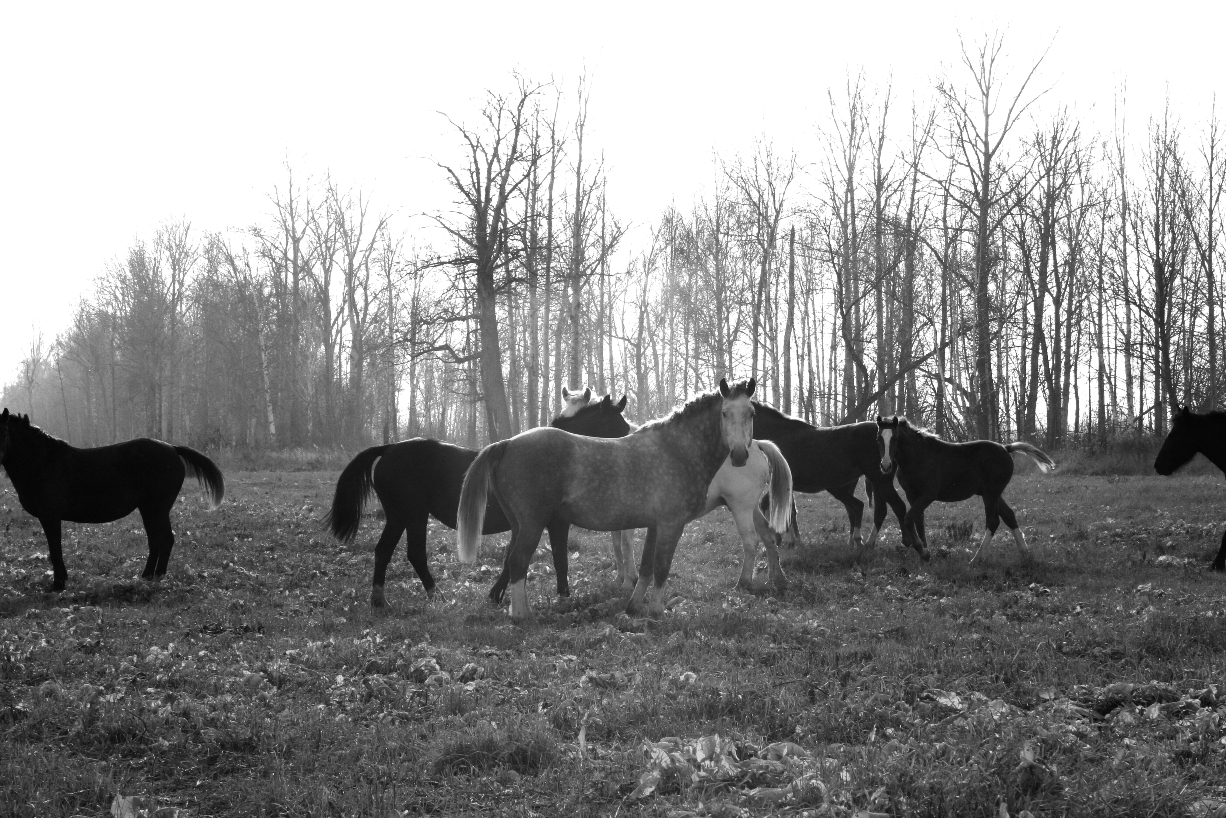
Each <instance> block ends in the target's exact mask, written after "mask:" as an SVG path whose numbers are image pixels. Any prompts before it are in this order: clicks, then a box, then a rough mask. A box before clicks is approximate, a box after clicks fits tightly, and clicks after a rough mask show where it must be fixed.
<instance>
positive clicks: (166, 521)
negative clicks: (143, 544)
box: [140, 509, 175, 580]
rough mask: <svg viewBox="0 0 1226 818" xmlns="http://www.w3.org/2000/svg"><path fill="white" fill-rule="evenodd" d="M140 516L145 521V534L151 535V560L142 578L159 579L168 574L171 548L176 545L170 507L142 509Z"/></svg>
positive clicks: (146, 564)
mask: <svg viewBox="0 0 1226 818" xmlns="http://www.w3.org/2000/svg"><path fill="white" fill-rule="evenodd" d="M140 516H141V520H143V521H144V523H145V534H146V535H147V536H148V537H149V561H148V562H147V563H145V571H144V573H142V574H141V579H154V580H159V579H161V578H162V577H164V576H166V568H167V566H168V565H169V564H170V550H171V549H172V548H174V546H175V532H174V529H173V528H171V527H170V509H166V510H165V511H162V512H150V513H145V511H144V510H142V511H141V513H140ZM150 569H152V570H150Z"/></svg>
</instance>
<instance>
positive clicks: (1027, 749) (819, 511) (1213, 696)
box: [0, 467, 1226, 818]
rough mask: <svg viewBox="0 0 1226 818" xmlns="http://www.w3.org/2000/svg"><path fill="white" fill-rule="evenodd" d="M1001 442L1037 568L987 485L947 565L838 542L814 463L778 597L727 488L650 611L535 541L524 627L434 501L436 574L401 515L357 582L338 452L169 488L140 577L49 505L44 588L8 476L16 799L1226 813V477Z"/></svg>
mask: <svg viewBox="0 0 1226 818" xmlns="http://www.w3.org/2000/svg"><path fill="white" fill-rule="evenodd" d="M1019 472H1024V473H1020V474H1019V475H1018V476H1016V477H1015V478H1014V483H1013V485H1012V487H1011V489H1010V491H1009V492H1008V495H1007V496H1008V497H1009V499H1010V500H1011V501H1012V504H1013V506H1014V508H1015V509H1016V510H1017V512H1018V516H1019V519H1020V520H1021V521H1022V525H1023V528H1024V530H1025V531H1026V533H1027V535H1028V538H1029V541H1030V543H1031V544H1032V546H1033V548H1034V551H1035V554H1036V557H1037V558H1036V560H1035V561H1034V562H1033V563H1031V564H1025V565H1023V564H1021V563H1019V560H1018V557H1017V555H1016V553H1015V551H1014V548H1013V544H1012V540H1011V538H1010V537H1008V536H1007V534H1006V533H1005V532H1004V531H1003V529H1002V531H1001V532H998V533H997V536H996V539H995V541H994V544H993V545H992V546H990V547H989V549H987V551H986V552H985V554H984V555H983V556H981V557H980V561H978V562H976V563H975V564H973V565H970V564H968V560H969V558H970V554H971V549H973V547H974V546H975V545H976V544H977V541H978V537H979V534H980V532H981V531H982V527H983V516H982V506H981V505H980V503H979V502H978V501H970V502H966V503H961V504H957V505H945V506H942V505H938V506H934V507H933V508H932V509H931V510H930V513H929V516H928V529H929V537H930V541H931V545H932V546H933V547H934V549H939V550H940V551H941V553H940V554H939V555H938V556H936V557H934V558H933V559H932V561H931V562H929V563H921V562H920V561H919V560H918V559H917V558H916V557H915V556H914V555H913V554H906V555H900V554H899V553H898V550H897V544H898V542H899V535H898V529H897V525H896V524H895V523H894V521H893V519H892V518H891V519H890V521H889V523H888V524H887V527H886V529H885V532H884V537H885V539H884V543H883V544H882V545H880V546H879V547H878V548H877V549H876V551H875V553H873V554H871V555H870V556H869V558H868V559H866V560H865V561H864V562H863V563H861V564H858V565H857V564H855V562H854V560H853V555H852V553H851V551H850V550H849V548H848V546H847V543H846V534H847V522H846V516H845V514H844V512H843V509H842V507H841V506H838V505H837V504H835V503H833V502H832V501H831V500H830V499H829V497H828V496H826V495H821V496H818V497H810V496H803V495H802V496H800V497H801V501H800V509H801V515H800V520H801V530H802V533H803V535H804V538H803V539H804V542H803V544H802V545H801V546H800V547H798V548H796V549H794V550H790V551H786V552H785V555H784V569H785V570H786V571H787V573H788V576H789V578H790V583H791V584H790V587H789V588H788V590H787V591H786V592H785V593H783V594H782V595H777V594H773V593H768V592H766V591H765V590H763V591H761V592H759V593H752V594H751V593H746V592H742V591H739V590H736V589H735V588H734V587H733V586H734V583H735V581H736V578H737V574H738V566H739V559H740V546H739V542H738V540H737V537H736V533H735V529H734V527H733V525H732V522H731V518H730V517H729V515H728V514H727V512H726V511H717V512H715V513H714V514H712V515H710V516H709V517H707V518H706V519H704V520H702V521H700V522H699V523H696V524H693V525H691V526H690V527H688V528H687V530H686V534H685V536H684V539H683V540H682V543H681V546H680V547H679V549H678V553H677V559H676V562H675V563H674V567H673V577H674V580H673V582H672V585H671V587H672V590H673V592H674V593H675V594H677V595H678V599H677V601H676V604H675V605H674V606H673V607H672V609H671V610H670V611H669V612H668V614H667V615H666V616H665V617H664V618H663V619H662V620H659V621H646V620H630V619H627V618H626V617H625V616H624V615H623V614H622V613H621V609H622V606H623V604H624V598H625V597H624V594H622V593H621V592H620V591H617V590H615V589H614V588H613V586H612V582H611V560H610V558H609V554H608V538H607V535H603V534H595V533H586V532H585V533H581V534H578V535H577V536H575V537H574V539H573V540H572V541H577V542H578V544H579V547H580V553H578V554H574V555H572V571H571V585H572V589H573V596H572V597H571V598H570V599H568V600H557V599H556V598H555V596H554V588H553V581H554V580H553V577H552V568H551V564H550V560H549V556H548V549H547V547H542V548H541V549H540V550H539V551H538V552H537V562H536V563H535V565H534V576H533V578H532V579H531V581H530V583H529V584H530V596H531V598H532V599H533V604H534V606H535V608H536V611H537V614H538V617H537V621H536V623H535V624H534V625H533V626H532V627H528V628H520V627H517V626H514V625H512V624H510V622H509V621H508V617H507V615H506V609H505V608H495V607H494V606H492V605H490V604H489V603H488V602H487V601H486V598H485V593H486V590H487V589H488V587H489V585H490V584H491V583H492V581H493V579H494V577H495V575H496V573H497V567H498V566H497V562H496V560H497V557H498V555H500V550H501V544H502V543H504V542H505V536H504V537H501V538H486V543H485V545H484V547H483V553H482V560H481V563H480V565H479V567H476V568H471V567H460V566H458V565H457V563H456V560H455V549H454V534H453V533H452V532H451V531H449V530H447V529H444V528H442V527H441V526H439V525H437V524H434V525H433V527H432V529H431V538H430V554H431V561H432V564H433V565H434V566H436V572H435V573H436V576H437V577H438V578H439V581H440V586H441V587H442V588H443V589H444V590H445V591H446V593H447V594H448V595H449V597H450V601H449V602H447V603H446V604H438V603H435V604H427V603H426V601H425V596H424V594H423V593H422V591H421V586H420V584H419V583H418V581H417V579H416V577H415V576H414V575H413V574H412V571H411V568H410V567H409V565H408V564H407V561H406V560H405V559H404V552H403V546H402V547H401V549H400V551H399V552H398V553H397V555H396V560H395V561H394V562H393V564H392V568H391V571H390V577H389V578H390V582H389V584H388V587H387V594H388V599H389V601H391V603H392V604H393V605H394V607H393V608H392V609H391V610H389V611H387V612H385V613H372V611H371V609H370V608H369V606H368V595H369V582H370V573H371V567H372V563H373V553H372V552H373V544H374V541H375V539H376V538H377V536H378V531H379V529H380V527H381V522H380V521H379V520H377V519H375V517H374V515H373V514H372V513H371V511H370V509H368V511H367V515H366V518H365V521H364V524H363V529H362V532H361V533H360V535H359V537H358V540H357V542H356V543H355V544H354V545H352V546H340V545H338V544H337V543H335V542H334V541H333V540H332V539H331V538H330V537H329V536H327V535H326V534H325V533H324V532H323V531H321V530H320V528H319V523H318V520H319V518H320V517H321V516H322V515H323V513H324V511H325V510H326V508H327V505H328V503H329V502H330V500H331V494H332V489H333V486H334V484H335V479H336V476H337V472H335V471H328V472H294V473H269V472H232V473H229V474H227V475H226V477H227V496H226V501H225V504H224V505H223V507H222V509H220V510H219V511H216V512H209V511H207V510H206V509H205V507H204V505H205V504H204V502H203V500H202V499H201V498H200V497H199V496H198V492H197V491H196V490H195V486H194V484H188V485H185V488H184V493H183V496H182V497H181V499H180V501H179V503H178V505H177V506H176V509H175V511H174V512H173V520H174V522H175V527H176V532H177V535H178V543H177V545H176V548H175V552H174V556H173V558H172V560H171V563H170V573H169V574H168V576H167V578H166V580H165V581H164V582H163V583H161V584H160V585H159V586H152V585H148V584H145V583H142V582H141V581H139V580H134V579H133V577H135V576H136V575H137V574H138V573H139V572H140V570H141V567H142V566H143V564H144V560H145V545H144V542H145V540H144V534H143V532H142V531H141V529H140V524H139V519H138V518H137V517H135V516H133V517H129V518H128V519H126V520H123V521H121V522H118V523H114V524H111V525H107V526H95V527H88V526H79V525H71V524H69V525H66V526H65V529H66V530H65V556H66V560H67V564H68V570H69V580H68V590H67V591H66V592H64V593H63V594H57V595H52V594H49V593H46V592H45V590H44V589H46V588H47V587H49V582H50V578H49V577H50V572H49V564H48V562H47V556H46V545H45V542H44V539H43V535H42V532H41V530H40V528H39V526H38V524H37V523H36V521H34V520H33V519H31V518H30V517H29V516H28V515H26V514H25V513H24V512H22V511H21V509H20V507H19V506H18V504H17V502H16V498H15V496H14V494H13V492H12V489H11V487H10V486H9V485H8V483H7V481H0V487H3V489H4V490H5V491H4V493H3V494H2V495H0V525H2V526H3V533H2V534H0V814H3V815H5V816H75V815H88V816H95V815H108V814H111V810H112V806H113V805H114V806H115V808H116V812H117V813H120V812H123V811H124V809H127V810H128V813H127V814H150V815H152V814H155V808H160V809H161V812H160V813H158V814H160V815H163V816H168V815H175V814H178V815H191V816H251V815H270V816H271V815H310V816H356V815H363V816H378V818H384V817H385V816H400V815H419V814H425V813H433V814H438V815H517V816H519V815H522V816H530V815H542V816H549V815H568V816H580V815H613V814H619V815H661V816H663V815H667V816H690V815H714V816H732V815H766V814H786V815H812V816H819V815H830V816H849V817H850V816H864V815H870V816H873V815H876V816H880V815H896V816H902V815H908V816H910V815H916V816H926V815H932V816H936V815H966V816H992V817H993V818H999V816H1002V815H1006V814H1008V815H1012V816H1018V815H1019V814H1023V811H1026V810H1028V811H1029V813H1030V815H1032V816H1044V815H1078V816H1089V815H1102V816H1123V815H1169V816H1186V815H1191V816H1196V817H1197V818H1207V816H1214V815H1219V816H1220V815H1223V814H1226V725H1224V724H1223V721H1226V577H1223V576H1220V575H1212V574H1211V573H1210V572H1208V571H1207V570H1206V569H1207V565H1208V559H1209V558H1210V557H1211V556H1212V554H1214V553H1215V552H1216V550H1217V547H1218V542H1219V539H1220V537H1221V533H1222V529H1223V526H1224V518H1226V485H1224V481H1223V479H1222V477H1221V475H1215V474H1214V475H1209V474H1203V473H1201V474H1191V475H1182V476H1177V477H1174V478H1167V479H1163V478H1159V477H1148V476H1147V477H1119V478H1116V477H1094V476H1070V475H1060V474H1056V475H1051V476H1041V475H1038V474H1037V473H1034V472H1033V470H1031V469H1028V468H1027V469H1022V468H1021V467H1019ZM861 492H863V489H861ZM861 496H862V494H861ZM376 507H377V503H376ZM865 533H867V525H866V527H865ZM639 541H640V542H641V533H640V535H639ZM760 556H761V555H760ZM764 565H765V563H764V560H762V561H761V562H760V568H761V570H762V572H763V574H764V573H765V568H764ZM1219 696H1220V697H1221V698H1219ZM116 796H123V797H124V798H128V797H131V796H140V797H142V798H146V799H148V800H147V801H145V802H144V803H145V805H146V808H145V809H144V810H143V811H142V810H139V809H137V810H133V809H132V807H134V806H135V807H139V806H140V802H126V801H122V802H121V801H116Z"/></svg>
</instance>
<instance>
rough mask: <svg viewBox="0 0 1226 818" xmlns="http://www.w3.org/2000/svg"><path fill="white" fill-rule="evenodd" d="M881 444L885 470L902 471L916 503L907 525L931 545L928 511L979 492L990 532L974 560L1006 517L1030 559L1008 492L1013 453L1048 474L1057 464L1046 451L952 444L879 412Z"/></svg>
mask: <svg viewBox="0 0 1226 818" xmlns="http://www.w3.org/2000/svg"><path fill="white" fill-rule="evenodd" d="M877 445H878V446H879V448H880V451H881V471H882V472H884V473H886V474H889V473H890V472H892V471H896V472H897V475H898V485H900V486H902V489H903V491H905V492H906V493H907V502H908V503H910V504H911V508H909V509H908V510H907V516H905V517H904V518H903V525H904V526H905V527H907V528H909V529H911V530H912V532H913V534H914V535H915V536H917V537H918V538H919V540H920V542H922V543H923V545H924V548H925V549H926V548H927V547H928V536H927V534H926V533H925V531H924V509H926V508H928V506H930V505H931V504H932V503H933V502H934V501H939V502H942V503H956V502H959V501H961V500H966V499H969V498H970V497H972V496H973V495H976V494H977V495H979V496H980V497H982V498H983V511H984V514H985V516H986V518H987V530H986V531H985V532H984V534H983V541H982V542H980V543H979V548H978V549H976V551H975V556H974V557H971V562H974V561H975V558H976V557H978V556H979V552H980V551H982V550H983V547H984V546H985V545H987V544H988V543H989V542H990V541H991V539H992V535H993V534H995V533H996V528H997V526H999V525H1000V521H1001V520H1004V521H1005V525H1007V526H1008V527H1009V530H1010V531H1011V532H1013V541H1014V542H1015V543H1016V544H1017V550H1018V552H1019V553H1020V554H1021V555H1022V557H1023V558H1024V559H1029V557H1030V552H1029V551H1028V550H1027V548H1026V537H1025V536H1024V535H1023V534H1022V529H1021V528H1019V527H1018V525H1017V517H1016V516H1015V515H1014V514H1013V509H1012V508H1010V507H1009V504H1008V503H1006V502H1005V498H1004V497H1003V496H1002V495H1003V494H1004V491H1005V487H1006V486H1008V485H1009V480H1010V479H1011V478H1012V477H1013V458H1012V457H1011V456H1010V454H1011V453H1012V452H1021V453H1022V454H1024V455H1026V456H1027V457H1029V458H1030V459H1031V460H1033V461H1034V462H1035V463H1037V464H1038V466H1039V468H1040V469H1042V470H1043V471H1044V472H1048V471H1051V470H1052V469H1054V468H1056V462H1055V461H1054V460H1052V459H1051V458H1050V457H1048V456H1047V455H1046V454H1045V453H1043V452H1042V451H1041V450H1040V449H1038V448H1036V447H1035V446H1031V445H1030V444H1029V443H1021V442H1018V443H1010V444H1009V445H1008V446H1005V445H1002V444H1000V443H997V442H996V441H993V440H972V441H970V442H969V443H950V442H949V441H947V440H942V439H941V438H939V437H937V436H936V435H934V434H930V433H928V432H925V431H924V430H922V429H917V428H916V427H914V426H912V425H911V424H910V423H908V422H907V419H906V418H900V417H898V416H897V415H895V416H894V417H891V418H883V417H881V416H880V415H878V416H877Z"/></svg>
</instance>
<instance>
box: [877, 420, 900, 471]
mask: <svg viewBox="0 0 1226 818" xmlns="http://www.w3.org/2000/svg"><path fill="white" fill-rule="evenodd" d="M898 426H899V418H898V415H894V416H893V417H889V418H883V417H882V416H881V415H878V416H877V451H878V452H879V453H880V454H881V473H882V474H889V473H890V472H892V471H894V469H895V468H896V467H897V466H898Z"/></svg>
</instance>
